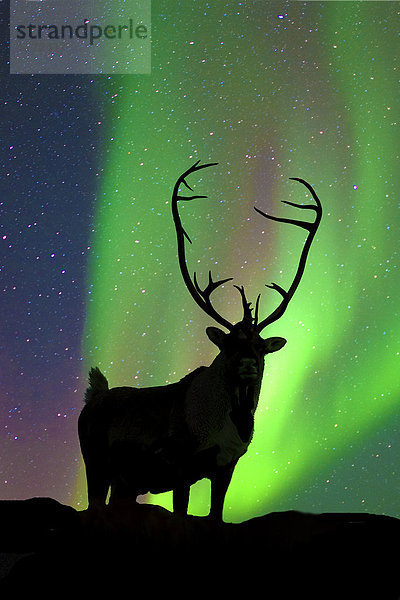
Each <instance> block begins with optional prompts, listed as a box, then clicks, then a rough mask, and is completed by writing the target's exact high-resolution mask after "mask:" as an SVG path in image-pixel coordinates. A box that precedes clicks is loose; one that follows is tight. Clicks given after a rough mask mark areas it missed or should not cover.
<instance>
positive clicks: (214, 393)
mask: <svg viewBox="0 0 400 600" xmlns="http://www.w3.org/2000/svg"><path fill="white" fill-rule="evenodd" d="M212 164H215V163H212ZM208 166H211V165H210V164H206V165H199V164H198V163H196V164H195V165H193V166H192V167H191V168H190V169H188V170H187V171H186V172H185V173H183V175H181V176H180V177H179V179H178V180H177V182H176V184H175V188H174V192H173V196H172V213H173V219H174V223H175V227H176V233H177V242H178V259H179V264H180V268H181V272H182V275H183V279H184V281H185V284H186V286H187V288H188V290H189V292H190V293H191V295H192V297H193V299H194V300H195V301H196V303H197V304H198V305H199V306H200V307H201V308H202V309H203V310H204V311H205V312H206V313H207V314H208V315H209V316H211V317H212V318H213V319H214V320H215V321H217V322H218V323H219V324H220V325H222V326H223V327H225V328H226V329H228V333H226V332H224V331H223V330H221V329H219V328H217V327H208V328H207V330H206V333H207V336H208V338H209V339H210V340H211V341H212V342H213V343H214V344H215V345H216V346H217V347H218V349H219V354H218V355H217V357H216V358H215V359H214V361H213V362H212V363H211V365H210V366H208V367H199V368H198V369H196V370H195V371H193V372H192V373H190V374H189V375H187V376H186V377H184V378H183V379H181V380H180V381H179V382H177V383H173V384H170V385H166V386H160V387H151V388H137V387H115V388H111V389H109V385H108V382H107V379H106V378H105V376H104V375H103V374H102V373H101V372H100V370H99V369H98V368H97V367H96V368H92V369H91V371H90V373H89V387H88V389H87V391H86V397H85V399H86V403H85V405H84V407H83V409H82V412H81V414H80V417H79V423H78V430H79V439H80V444H81V450H82V455H83V458H84V462H85V466H86V478H87V485H88V498H89V507H92V506H95V505H104V503H105V502H106V497H107V494H108V490H109V488H110V487H111V495H110V502H115V501H118V500H119V499H122V498H127V497H134V498H136V497H137V496H138V495H140V494H145V493H147V492H152V493H159V492H164V491H169V490H172V491H173V508H174V511H179V512H182V513H185V514H186V512H187V508H188V502H189V492H190V486H191V485H192V484H193V483H194V482H196V481H198V480H200V479H202V478H204V477H207V478H209V479H210V480H211V508H210V516H211V517H214V518H216V519H222V511H223V505H224V499H225V494H226V492H227V489H228V486H229V483H230V481H231V477H232V474H233V471H234V468H235V465H236V463H237V462H238V460H239V458H240V457H241V456H243V454H245V452H246V451H247V448H248V446H249V444H250V442H251V439H252V436H253V431H254V413H255V411H256V408H257V404H258V399H259V394H260V388H261V383H262V377H263V371H264V357H265V355H267V354H269V353H272V352H276V351H277V350H280V349H281V348H282V347H283V346H284V344H285V343H286V340H285V339H284V338H280V337H271V338H267V339H263V338H262V337H261V336H260V332H261V331H262V330H263V329H264V328H265V327H266V326H267V325H269V324H270V323H272V322H274V321H276V320H277V319H278V318H279V317H280V316H281V315H282V314H283V312H284V311H285V309H286V307H287V305H288V303H289V301H290V299H291V297H292V296H293V294H294V292H295V290H296V289H297V286H298V284H299V282H300V279H301V276H302V274H303V271H304V267H305V264H306V258H307V255H308V251H309V248H310V245H311V242H312V239H313V237H314V235H315V232H316V230H317V228H318V225H319V222H320V219H321V214H322V209H321V204H320V202H319V199H318V197H317V195H316V194H315V192H314V190H313V189H312V187H311V186H310V185H309V184H307V183H306V182H305V181H304V180H301V179H298V181H300V182H301V183H303V184H304V185H305V186H306V187H307V188H308V190H309V191H310V192H311V194H312V196H313V198H314V200H315V201H316V204H315V205H314V204H312V205H311V204H308V205H300V204H293V203H291V202H287V204H291V205H292V206H296V207H298V208H306V209H313V210H314V211H315V213H316V218H315V221H314V222H312V223H310V222H308V221H297V220H292V219H284V218H280V217H274V216H272V215H267V214H265V213H263V212H262V211H260V210H259V209H256V210H257V212H258V213H260V214H261V215H263V216H264V217H266V218H269V219H273V220H275V221H281V222H285V223H291V224H293V225H297V226H300V227H303V228H304V229H306V230H308V237H307V240H306V242H305V244H304V247H303V251H302V254H301V258H300V261H299V265H298V269H297V272H296V275H295V278H294V280H293V283H292V284H291V286H290V288H289V289H288V290H287V291H286V290H284V289H283V288H282V287H280V286H278V285H277V284H274V283H273V284H271V285H268V286H267V287H270V288H272V289H275V290H276V291H277V292H279V294H280V295H281V296H282V300H281V302H280V304H279V306H278V307H277V308H276V309H275V310H274V312H273V313H271V314H270V315H269V316H268V317H267V318H265V319H263V320H262V321H260V322H259V320H258V307H259V298H260V296H258V298H257V302H256V307H255V314H254V316H253V311H252V309H251V304H250V303H248V302H247V299H246V296H245V292H244V288H243V287H240V288H239V287H237V286H235V287H237V289H238V290H239V292H240V294H241V299H242V306H243V317H242V320H241V321H239V322H238V323H236V324H232V323H230V322H229V321H227V320H226V319H225V318H224V317H222V316H221V315H220V314H219V313H218V312H217V311H216V310H215V309H214V307H213V305H212V303H211V301H210V295H211V293H212V292H213V291H214V290H215V289H216V288H217V287H219V286H220V285H223V284H224V283H226V282H227V281H229V279H224V280H219V281H217V282H215V281H213V279H212V277H211V273H210V275H209V282H208V285H207V286H206V287H205V288H204V289H201V288H200V286H199V284H198V283H197V278H196V274H194V277H193V280H192V279H191V278H190V276H189V272H188V270H187V266H186V257H185V246H184V242H185V238H186V239H187V240H189V241H190V239H189V237H188V235H187V233H186V231H185V230H184V229H183V226H182V224H181V220H180V216H179V213H178V208H177V204H178V201H179V200H193V199H195V198H204V197H205V196H189V197H188V196H181V195H179V189H180V186H182V185H184V186H186V188H188V189H190V190H191V188H190V187H189V185H188V184H187V182H186V178H187V177H188V175H189V174H191V173H193V172H195V171H197V170H199V169H203V168H205V167H208Z"/></svg>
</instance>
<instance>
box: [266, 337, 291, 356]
mask: <svg viewBox="0 0 400 600" xmlns="http://www.w3.org/2000/svg"><path fill="white" fill-rule="evenodd" d="M285 344H286V340H285V338H281V337H270V338H267V339H266V340H264V349H265V354H270V353H271V352H277V351H278V350H280V349H281V348H283V346H284V345H285Z"/></svg>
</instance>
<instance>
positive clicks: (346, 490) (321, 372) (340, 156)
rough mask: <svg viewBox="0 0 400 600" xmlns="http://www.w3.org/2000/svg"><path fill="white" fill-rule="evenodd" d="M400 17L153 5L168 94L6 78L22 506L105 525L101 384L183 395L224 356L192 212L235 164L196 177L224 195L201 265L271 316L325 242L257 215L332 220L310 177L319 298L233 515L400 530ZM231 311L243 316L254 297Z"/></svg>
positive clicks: (274, 328) (227, 308)
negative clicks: (305, 256) (279, 514)
mask: <svg viewBox="0 0 400 600" xmlns="http://www.w3.org/2000/svg"><path fill="white" fill-rule="evenodd" d="M1 5H2V10H4V11H5V13H4V15H3V16H4V18H5V19H7V10H8V7H7V3H1ZM3 5H4V6H3ZM399 14H400V2H369V1H366V2H358V1H354V2H353V1H349V2H335V1H328V2H314V1H312V2H297V1H296V2H281V1H272V2H266V1H262V0H259V1H250V0H248V1H243V2H236V1H234V2H223V1H217V2H214V1H213V2H205V1H202V0H198V1H196V2H188V1H186V0H185V1H182V2H179V1H173V0H168V1H157V0H153V2H152V20H151V34H152V69H151V74H150V75H147V74H146V75H112V76H108V75H92V76H91V75H73V74H71V75H9V74H8V73H7V72H6V71H7V67H6V66H5V67H4V68H3V69H2V71H3V74H2V75H1V92H0V99H1V106H2V110H1V122H0V127H1V150H0V151H1V182H0V185H1V195H0V211H1V212H0V253H1V254H0V255H1V258H0V270H1V285H0V290H1V300H0V310H1V319H0V347H1V354H0V393H1V402H0V432H1V435H0V444H1V451H0V498H1V499H20V498H28V497H32V496H51V497H53V498H55V499H57V500H59V501H61V502H63V503H66V504H69V505H72V506H74V507H77V508H85V507H86V496H85V494H86V492H85V483H84V472H83V468H82V462H81V457H80V450H79V443H78V437H77V418H78V415H79V412H80V409H81V407H82V404H83V394H84V390H85V387H86V378H87V372H88V369H89V368H90V366H95V365H98V366H99V367H100V368H101V369H102V370H103V372H104V373H105V374H106V376H107V377H108V378H109V381H110V384H111V385H113V386H116V385H140V386H149V385H162V384H164V383H167V382H172V381H176V380H178V379H180V378H181V377H183V376H184V375H185V374H186V373H187V372H188V371H190V370H192V369H193V368H195V367H196V366H199V365H200V364H209V363H210V362H211V360H212V359H213V357H214V356H215V350H214V347H213V346H212V344H211V343H210V342H209V341H208V339H207V338H206V335H205V328H206V327H207V326H209V325H215V323H213V322H212V321H211V319H210V318H209V317H207V316H206V315H204V314H202V312H201V311H200V309H199V308H198V307H197V306H196V305H195V304H194V302H193V300H192V299H191V297H190V295H189V293H188V292H187V290H186V289H185V287H184V284H183V281H182V278H181V275H180V273H179V270H178V265H177V258H176V246H175V232H174V229H173V224H172V218H171V205H170V198H171V192H172V188H173V185H174V183H175V181H176V179H177V177H178V176H179V175H180V173H182V172H183V171H185V170H186V169H187V168H189V167H190V166H191V165H192V164H193V163H194V162H195V161H196V160H198V159H200V160H202V161H203V162H217V163H218V165H217V166H216V167H213V168H210V169H205V170H203V171H201V172H200V173H199V174H195V175H193V176H192V178H191V180H190V183H191V184H193V187H194V189H195V192H196V194H204V195H208V198H207V199H203V200H196V201H194V202H191V203H188V204H187V205H185V206H183V207H182V208H181V214H182V219H183V222H184V226H185V228H186V230H187V231H188V233H189V235H190V237H191V238H192V241H193V244H192V246H191V247H190V249H189V251H188V261H189V266H190V269H191V270H194V269H195V270H196V271H197V273H198V276H199V280H200V282H202V283H203V282H204V283H205V282H206V281H207V280H206V278H207V276H208V271H209V269H210V268H211V269H212V272H213V275H214V277H215V278H216V279H217V278H218V277H220V278H226V277H234V281H233V282H232V283H234V284H236V285H242V284H243V285H245V288H246V293H247V295H248V298H249V299H250V300H252V301H253V302H254V301H255V299H256V297H257V294H258V293H261V306H260V313H261V315H260V316H261V317H262V318H263V317H264V316H266V315H267V314H268V313H269V312H272V310H273V309H274V307H275V306H276V305H277V304H278V303H279V301H280V297H279V294H277V293H276V291H274V290H271V289H268V288H266V287H265V284H269V283H271V282H272V281H275V282H276V283H278V284H280V285H281V286H283V287H285V286H286V287H287V286H288V285H290V283H291V280H292V278H293V275H294V271H295V268H296V265H297V260H298V258H299V256H300V252H301V247H302V244H303V242H304V232H302V231H297V229H295V228H294V227H292V226H290V225H284V224H280V223H275V222H272V221H267V220H266V219H263V218H262V217H261V216H260V215H259V214H257V213H256V212H255V211H254V210H253V206H257V207H259V208H260V209H261V210H264V211H265V212H269V213H273V214H276V215H279V216H290V217H293V216H295V218H296V217H299V215H298V214H297V213H296V209H294V208H290V207H287V206H285V205H283V204H281V202H280V201H281V200H289V201H292V202H308V201H309V196H308V195H307V191H306V189H305V188H304V187H303V186H302V185H300V184H299V183H298V182H296V181H291V180H290V179H289V178H290V177H300V178H303V179H305V180H306V181H308V182H309V183H310V184H311V185H312V186H313V187H314V188H315V190H316V192H317V193H318V196H319V198H320V199H321V202H322V204H323V207H324V216H323V221H322V223H321V226H320V230H319V232H318V234H317V236H316V239H315V241H314V244H313V247H312V249H311V252H310V256H309V260H308V264H307V268H306V273H305V275H304V277H303V280H302V282H301V285H300V287H299V289H298V291H297V292H296V294H295V296H294V298H293V300H292V302H291V304H290V306H289V308H288V310H287V311H286V313H285V315H284V316H283V317H282V318H281V319H280V320H279V321H277V322H276V323H274V324H273V325H271V326H270V327H269V328H268V331H267V330H264V332H263V335H264V336H265V337H267V336H270V335H278V336H283V337H285V338H286V339H287V340H288V343H287V345H286V346H285V348H284V349H283V350H281V351H280V352H278V353H276V354H273V355H271V356H270V357H268V360H267V363H266V370H265V377H264V384H263V390H262V395H261V398H260V404H259V409H258V412H257V415H256V425H255V436H254V439H253V442H252V445H251V446H250V449H249V451H248V453H247V454H246V455H245V456H244V457H243V458H242V459H241V460H240V461H239V463H238V466H237V469H236V471H235V474H234V478H233V481H232V484H231V487H230V489H229V491H228V494H227V497H226V504H225V513H224V514H225V519H226V520H228V521H238V520H242V519H245V518H250V517H253V516H256V515H260V514H264V513H266V512H270V511H273V510H288V509H296V510H305V511H312V512H327V511H356V512H361V511H367V512H371V513H385V514H389V515H392V516H400V509H399V502H398V494H399V489H400V397H399V396H400V393H399V392H400V385H399V371H400V360H399V350H400V348H399V334H400V322H399V314H398V313H399V309H398V306H399V299H398V294H399V287H400V286H399V273H398V266H399V254H398V248H399V217H400V215H399V201H398V190H399V182H398V179H399V172H400V169H399V164H398V163H399V161H398V158H399V133H398V120H399V87H398V57H399V44H398V29H399ZM1 32H2V33H3V35H4V34H5V32H6V28H5V27H4V24H3V25H2V27H1ZM6 46H7V45H6V39H4V40H3V43H2V48H3V54H4V56H3V64H4V65H5V63H6V58H5V52H6ZM300 216H301V218H302V217H303V214H301V215H300ZM214 296H215V305H216V306H217V308H218V310H219V311H220V312H222V313H223V314H224V316H226V317H227V318H228V319H229V320H232V321H238V320H240V318H241V302H240V296H239V294H238V293H237V291H236V290H235V289H234V288H233V287H232V284H231V282H229V283H228V284H226V285H225V286H224V287H223V288H219V289H218V290H217V292H215V294H214ZM208 494H209V488H208V484H207V483H206V482H201V483H199V484H197V485H196V486H195V487H194V488H193V499H192V501H191V505H190V511H191V512H193V513H194V514H205V513H206V512H207V511H208ZM154 501H155V502H158V501H162V502H163V505H165V506H167V507H170V505H171V504H170V495H163V497H162V498H159V499H154Z"/></svg>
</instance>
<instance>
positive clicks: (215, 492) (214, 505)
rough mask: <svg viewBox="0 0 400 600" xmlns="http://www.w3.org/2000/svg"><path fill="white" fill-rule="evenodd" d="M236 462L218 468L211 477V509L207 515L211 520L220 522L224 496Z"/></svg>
mask: <svg viewBox="0 0 400 600" xmlns="http://www.w3.org/2000/svg"><path fill="white" fill-rule="evenodd" d="M236 463H237V460H235V461H234V462H232V463H230V464H229V465H226V466H225V467H219V468H217V470H216V471H215V473H214V475H213V476H212V477H211V508H210V514H209V515H208V516H209V517H210V518H211V519H215V520H216V521H222V512H223V509H224V500H225V495H226V492H227V490H228V487H229V484H230V482H231V479H232V474H233V471H234V469H235V466H236Z"/></svg>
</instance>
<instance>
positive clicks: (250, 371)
mask: <svg viewBox="0 0 400 600" xmlns="http://www.w3.org/2000/svg"><path fill="white" fill-rule="evenodd" d="M238 374H239V378H240V379H241V380H242V381H254V380H255V379H257V378H258V377H259V370H258V364H257V360H256V359H255V358H241V359H240V361H239V369H238Z"/></svg>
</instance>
